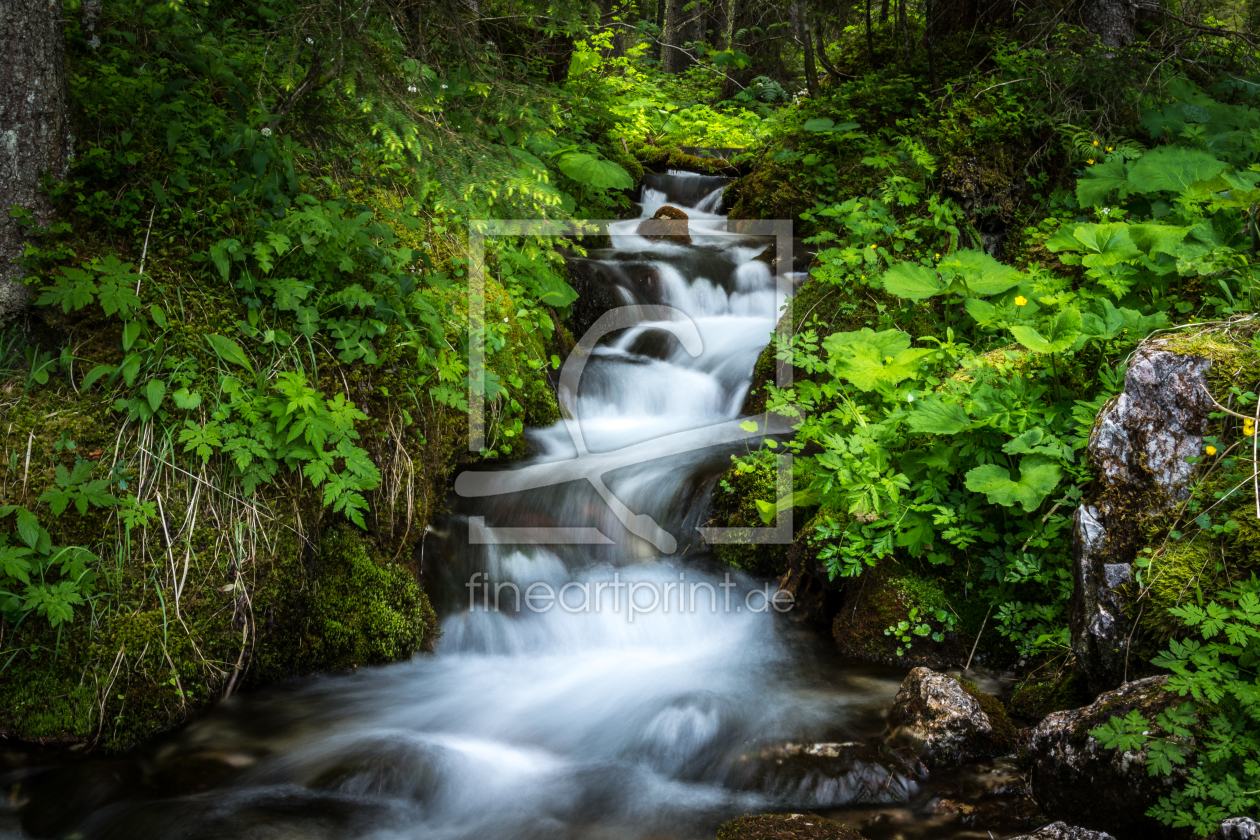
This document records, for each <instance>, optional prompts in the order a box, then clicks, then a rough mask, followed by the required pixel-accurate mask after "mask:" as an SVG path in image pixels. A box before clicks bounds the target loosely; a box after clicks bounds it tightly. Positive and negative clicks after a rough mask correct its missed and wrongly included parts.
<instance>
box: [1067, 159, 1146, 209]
mask: <svg viewBox="0 0 1260 840" xmlns="http://www.w3.org/2000/svg"><path fill="white" fill-rule="evenodd" d="M1132 189H1133V185H1132V184H1130V183H1129V167H1128V164H1126V163H1125V162H1124V161H1123V160H1121V159H1120V158H1119V157H1115V158H1112V159H1111V160H1109V161H1106V162H1105V163H1099V164H1095V165H1094V166H1091V167H1090V168H1089V169H1087V170H1085V174H1084V175H1083V176H1082V177H1081V178H1079V179H1077V181H1076V200H1077V201H1078V202H1080V205H1081V206H1082V207H1095V206H1098V205H1100V204H1105V203H1106V201H1107V197H1108V196H1110V195H1111V194H1112V193H1115V194H1116V199H1117V200H1120V199H1124V198H1127V197H1128V195H1129V193H1130V192H1131V191H1132Z"/></svg>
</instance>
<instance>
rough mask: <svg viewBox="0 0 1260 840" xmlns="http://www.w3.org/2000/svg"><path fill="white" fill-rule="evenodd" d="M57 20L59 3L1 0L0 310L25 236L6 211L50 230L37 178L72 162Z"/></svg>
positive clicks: (58, 173) (16, 274) (60, 173)
mask: <svg viewBox="0 0 1260 840" xmlns="http://www.w3.org/2000/svg"><path fill="white" fill-rule="evenodd" d="M61 15H62V9H61V0H0V33H2V34H3V39H2V40H3V43H4V44H5V48H4V50H3V54H2V55H0V306H2V305H3V304H2V302H3V301H4V300H6V299H9V298H10V297H11V296H13V295H15V294H18V292H17V291H16V290H15V289H14V287H13V285H12V284H11V283H10V282H9V281H16V280H20V279H21V278H22V269H21V267H20V266H19V265H18V264H17V262H16V260H18V259H20V258H21V257H22V254H23V252H24V251H25V237H24V230H23V228H22V227H21V226H19V225H18V224H17V222H16V220H15V219H12V218H11V217H10V214H9V208H10V207H11V206H13V205H17V206H18V207H21V208H23V209H25V210H29V211H31V212H32V213H33V214H34V217H35V221H36V222H38V223H39V224H44V225H46V224H48V223H49V222H50V221H51V220H52V205H51V204H50V202H49V200H48V196H47V195H45V194H43V193H42V192H40V190H39V179H40V175H41V174H43V173H48V174H50V175H52V176H53V177H54V178H61V177H64V176H65V172H66V162H67V160H68V159H69V155H70V145H71V140H72V138H71V136H70V116H69V113H68V111H67V106H66V60H65V44H64V41H63V37H62V33H61ZM4 286H7V288H3V287H4ZM23 291H24V290H23Z"/></svg>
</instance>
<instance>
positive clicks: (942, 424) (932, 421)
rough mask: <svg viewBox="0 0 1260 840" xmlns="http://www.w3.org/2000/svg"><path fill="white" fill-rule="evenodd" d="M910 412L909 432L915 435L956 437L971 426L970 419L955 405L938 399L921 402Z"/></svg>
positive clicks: (959, 406) (961, 408)
mask: <svg viewBox="0 0 1260 840" xmlns="http://www.w3.org/2000/svg"><path fill="white" fill-rule="evenodd" d="M918 405H919V407H918V408H917V409H915V410H914V411H912V412H910V420H909V425H910V431H911V432H913V433H914V434H916V435H956V434H958V433H959V432H961V431H962V430H963V429H965V428H967V427H968V426H970V425H971V418H970V417H968V416H967V412H966V411H964V410H963V407H962V406H961V405H958V404H957V403H951V402H946V401H945V400H943V399H941V398H939V397H933V398H932V399H927V400H922V401H921V402H919V404H918Z"/></svg>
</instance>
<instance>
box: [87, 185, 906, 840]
mask: <svg viewBox="0 0 1260 840" xmlns="http://www.w3.org/2000/svg"><path fill="white" fill-rule="evenodd" d="M723 185H724V182H723V181H722V180H721V179H714V178H708V177H704V176H697V175H691V174H687V173H671V174H670V175H668V176H659V175H658V176H651V178H650V180H649V182H648V184H647V186H646V187H645V189H644V191H643V195H642V214H641V218H649V217H651V216H652V214H653V213H654V212H655V211H656V210H657V209H659V208H660V207H661V206H662V205H663V204H666V203H670V204H673V205H675V206H681V207H682V208H683V209H685V211H686V212H687V214H688V216H689V217H690V233H691V237H692V244H690V245H683V244H676V243H670V242H650V241H648V240H647V239H645V238H643V237H641V236H639V235H638V234H637V233H636V229H637V226H638V224H639V220H637V219H636V220H628V221H624V222H618V223H614V224H612V225H611V227H610V237H611V243H612V248H611V249H610V250H608V251H605V252H599V253H595V254H593V255H592V257H591V258H592V259H593V260H597V261H602V262H603V263H604V264H605V265H606V267H607V268H608V270H609V272H610V276H621V277H629V276H631V275H632V274H634V273H635V272H631V271H629V270H628V269H626V266H629V265H637V266H639V269H636V271H637V272H638V274H639V275H640V276H648V275H650V277H651V278H652V282H650V283H647V284H645V285H644V286H643V287H641V288H637V289H633V290H628V293H627V299H628V301H629V300H631V299H633V300H637V301H639V302H644V301H646V302H649V303H654V304H660V305H664V306H668V307H672V308H674V309H677V310H681V311H682V312H683V313H686V315H687V316H689V317H690V319H691V323H693V324H694V327H695V330H696V331H697V332H698V335H699V337H700V339H701V342H702V345H703V347H702V350H701V351H700V352H699V353H698V354H693V353H692V352H690V350H689V349H688V348H687V347H685V346H684V344H683V343H682V342H680V341H679V339H678V338H677V337H675V336H674V335H671V334H670V333H669V332H666V331H663V330H661V329H660V325H659V324H652V323H645V324H639V325H637V326H635V327H633V328H630V329H626V330H622V331H620V332H619V333H617V334H615V335H612V336H610V337H609V339H608V340H606V341H604V342H603V343H601V344H600V345H599V346H598V347H597V348H596V349H595V351H594V353H593V354H592V356H591V358H590V359H589V363H588V365H587V367H586V370H585V373H584V375H583V377H582V379H581V383H580V387H579V389H578V393H577V394H571V395H567V398H568V402H569V405H570V406H573V407H574V408H575V413H576V415H577V419H578V422H580V425H581V429H582V434H583V437H584V440H585V443H586V446H587V447H588V449H589V450H590V452H591V453H593V454H592V455H591V456H589V457H593V458H599V457H606V456H607V453H610V452H613V451H615V450H617V449H619V448H623V447H626V446H629V445H632V444H644V445H645V446H646V447H647V451H648V452H649V453H650V452H651V447H652V446H653V445H654V443H653V442H654V441H656V440H658V439H660V438H661V437H662V436H666V435H684V436H685V437H686V439H687V440H689V441H690V443H689V444H688V445H689V446H691V444H694V446H691V450H690V451H689V452H688V454H685V455H671V456H670V457H667V458H660V459H657V460H651V459H650V455H649V458H648V459H647V460H644V461H643V462H642V463H636V464H632V465H627V466H624V467H622V468H620V469H617V470H615V471H613V472H610V473H609V474H608V475H607V476H606V478H607V482H608V487H609V489H610V491H611V492H612V493H613V494H614V495H615V496H616V497H617V498H618V499H620V500H621V501H622V502H624V503H625V505H626V506H627V507H628V508H629V509H630V510H631V511H633V512H634V513H636V514H647V515H650V516H651V517H652V518H653V519H654V520H655V521H656V522H657V523H659V525H660V526H661V527H662V528H663V529H664V530H666V531H668V532H670V533H671V534H673V535H674V536H675V537H676V538H677V542H678V550H677V552H676V553H675V554H674V555H672V556H661V553H660V552H659V551H657V550H656V549H655V548H653V546H652V545H651V543H650V542H648V541H646V540H643V539H640V538H638V537H635V536H633V535H631V534H630V533H629V532H627V530H626V529H625V527H624V526H623V525H622V523H621V522H620V521H619V520H618V519H617V517H616V516H614V515H613V514H612V513H611V512H610V510H609V508H608V507H607V505H605V504H604V503H603V501H602V500H601V499H600V498H599V496H598V495H597V494H596V492H595V491H594V490H593V489H592V487H591V486H590V485H589V484H588V483H586V482H584V481H580V480H579V481H571V482H568V483H564V484H557V485H554V486H550V487H544V488H538V489H531V490H528V491H524V492H517V493H511V494H506V495H502V496H492V497H488V498H484V499H476V500H471V501H469V502H467V503H464V504H461V506H460V509H459V511H458V513H457V514H456V515H453V516H452V517H451V518H450V520H449V521H448V522H446V523H444V524H443V525H442V527H441V529H440V530H441V531H443V532H449V533H450V534H451V535H452V536H451V537H450V538H449V539H448V540H447V541H446V542H445V543H443V542H442V541H441V540H440V539H438V538H437V537H434V536H432V535H431V536H430V537H429V538H428V543H427V551H428V559H427V560H426V578H427V581H426V582H427V583H428V585H429V586H430V588H441V589H442V590H443V593H442V599H441V600H442V604H443V607H442V608H443V611H444V613H445V615H444V619H443V622H442V629H443V637H442V639H441V641H440V643H439V646H438V650H437V653H436V654H435V655H432V656H427V655H426V656H421V657H418V658H417V659H415V660H413V661H411V662H408V663H401V664H397V665H393V666H389V667H384V668H378V669H367V670H365V671H362V672H359V673H355V674H351V675H342V676H334V677H325V678H320V679H317V680H312V681H307V682H304V683H299V684H295V685H291V686H286V687H281V688H279V689H275V690H272V691H268V692H260V693H257V694H254V695H250V696H245V697H237V698H233V699H232V700H231V701H229V702H226V703H224V704H222V705H221V706H220V707H219V708H218V709H216V710H215V711H214V712H213V713H211V714H210V715H208V716H207V717H205V718H203V719H202V720H199V721H197V722H195V723H193V724H192V725H190V726H189V727H187V728H186V729H185V730H184V731H183V732H181V733H179V734H178V736H176V737H174V738H172V739H170V740H167V741H165V742H163V743H159V744H155V745H152V746H150V747H149V748H147V750H146V751H145V752H144V754H143V755H142V756H141V757H140V758H137V759H135V760H136V761H137V762H139V763H140V764H141V765H142V766H143V768H144V772H145V773H147V774H149V776H150V777H154V778H156V777H163V778H165V777H169V778H172V779H173V778H175V777H176V776H177V775H178V774H181V773H182V774H183V776H181V777H180V778H191V779H192V781H190V782H188V783H187V784H183V785H182V786H180V785H174V787H173V788H172V787H170V786H168V793H167V794H164V798H149V799H147V800H139V801H137V800H131V801H122V802H114V803H112V804H108V805H106V806H105V807H101V808H98V809H97V810H96V811H95V812H93V813H91V816H90V817H89V818H88V820H87V821H86V823H84V824H82V825H81V826H80V827H79V830H80V832H81V834H82V836H84V837H85V838H130V839H131V840H146V839H147V838H155V840H156V838H167V837H171V838H173V837H180V838H211V837H215V838H218V837H235V838H255V837H257V838H262V837H268V838H270V837H302V838H324V837H328V838H334V837H335V838H349V837H372V838H451V840H457V838H491V837H493V838H592V839H593V838H627V840H629V838H649V837H650V838H658V839H659V838H701V837H712V836H713V832H714V830H715V829H716V827H717V826H718V825H719V824H720V823H721V822H722V821H724V820H726V819H730V818H732V817H734V816H738V815H739V814H742V813H745V812H752V813H757V812H761V811H767V810H773V809H785V808H788V809H790V808H795V809H804V808H826V807H838V806H843V805H849V804H853V803H855V802H859V803H860V802H867V803H878V802H881V801H884V802H893V801H897V799H898V798H904V797H906V796H908V795H910V794H912V793H913V792H914V789H915V783H914V782H913V781H911V780H910V779H909V778H906V777H904V776H900V775H897V774H895V773H890V772H888V771H881V772H882V773H883V775H880V774H879V773H875V774H874V776H873V778H875V779H876V780H877V781H879V784H878V785H874V786H871V785H866V786H865V787H864V786H863V785H864V781H863V780H864V779H866V780H869V778H872V776H871V774H869V773H867V774H866V775H862V774H857V775H852V776H850V777H846V776H843V775H842V776H839V777H832V778H828V779H820V778H815V777H813V776H810V775H809V774H806V775H804V776H795V777H793V776H787V775H783V774H779V775H776V773H775V772H774V771H773V766H771V767H770V769H766V768H765V767H764V766H763V764H767V763H768V764H769V765H773V764H774V762H773V761H772V760H770V761H768V762H767V761H766V760H765V759H764V756H765V755H766V753H765V750H766V749H768V748H774V747H775V745H782V744H788V743H798V744H799V743H817V742H827V743H831V744H840V745H842V746H843V745H849V746H852V745H853V744H854V743H855V742H859V741H862V740H864V739H867V738H869V737H872V736H874V735H876V734H878V733H879V732H880V731H881V730H882V729H883V727H884V724H883V720H882V714H883V710H884V709H885V708H887V705H888V704H889V702H890V700H891V697H892V695H893V694H894V693H895V691H896V688H897V683H898V680H899V677H900V675H899V674H897V673H895V672H892V671H888V672H880V671H877V670H871V669H868V670H861V669H854V668H852V667H842V666H841V665H839V664H837V663H835V662H833V661H831V660H830V659H829V657H828V655H827V653H826V651H825V649H824V648H823V647H822V646H821V645H820V644H818V642H817V641H816V640H815V639H814V637H813V635H812V634H811V633H810V632H807V631H804V630H801V629H799V628H797V627H796V626H795V625H794V624H792V623H791V622H790V621H788V620H786V619H785V618H784V617H783V616H781V615H778V614H776V612H775V610H773V609H767V608H766V605H765V601H764V598H763V597H762V596H761V595H759V593H762V592H764V591H765V589H764V588H763V587H764V582H763V581H758V580H753V579H750V578H747V577H744V576H742V575H734V574H731V573H729V572H728V570H726V569H722V568H718V567H716V566H715V565H714V564H712V563H711V562H710V561H708V560H707V559H706V556H705V555H704V553H703V551H702V550H701V548H702V546H701V545H700V542H699V540H698V539H697V538H696V537H694V536H693V535H694V534H695V526H696V525H697V524H701V523H700V521H699V520H700V518H701V517H702V516H703V511H704V506H705V503H706V499H707V493H708V492H709V491H710V489H711V487H712V484H713V481H714V479H715V477H716V476H717V475H718V474H719V473H720V472H721V470H722V469H724V467H725V465H727V464H729V458H730V455H731V454H732V452H734V451H739V450H737V449H733V448H732V447H730V446H725V447H710V448H708V449H706V448H705V447H704V444H705V441H706V440H709V438H708V437H706V436H707V435H710V434H711V432H710V428H711V427H713V426H714V425H715V424H718V423H721V422H724V421H729V420H732V419H735V418H737V417H738V414H739V407H740V405H741V404H742V402H743V400H744V397H745V395H746V392H747V389H748V387H749V383H750V380H751V376H752V370H753V365H754V363H755V361H756V359H757V356H758V354H759V353H760V352H761V350H762V349H763V348H764V346H765V345H766V343H767V341H768V340H769V338H770V335H771V333H772V331H773V329H774V325H775V322H776V319H777V316H778V313H779V310H780V307H781V305H782V304H783V302H784V301H783V297H782V295H780V294H779V293H777V291H776V285H775V278H774V277H773V275H772V273H771V271H770V269H769V267H768V266H767V265H766V264H764V263H762V262H759V261H756V260H754V259H753V258H754V257H755V256H756V255H757V254H758V253H759V252H760V251H761V250H762V249H764V247H765V245H766V243H765V241H760V242H759V241H756V240H750V239H749V238H747V237H737V236H732V235H729V234H727V233H726V232H725V220H724V218H723V217H722V216H721V215H720V214H719V211H720V208H721V187H722V186H723ZM645 272H646V274H645ZM693 349H694V348H693ZM688 436H689V437H688ZM531 440H532V442H533V444H534V449H535V452H536V454H535V455H534V456H532V461H531V463H532V464H548V463H555V464H559V463H560V462H563V461H564V460H566V459H572V458H573V457H574V455H575V452H576V449H575V445H574V443H573V440H572V438H571V436H570V434H569V431H568V429H567V428H566V426H565V424H564V423H559V424H557V425H556V426H554V427H552V428H547V429H539V430H535V431H533V432H531ZM519 466H520V465H512V468H517V467H519ZM527 466H528V465H527ZM457 486H458V485H457ZM471 516H478V517H481V518H482V521H484V523H485V525H486V526H489V527H491V528H496V527H498V528H508V527H523V526H540V525H541V526H565V527H570V526H582V527H594V528H598V529H599V530H600V531H601V532H602V533H603V534H605V535H606V536H607V537H609V538H610V540H611V541H612V543H613V544H612V545H603V546H595V545H581V546H545V545H512V544H495V543H491V544H477V545H470V544H469V543H468V542H467V540H466V536H459V535H466V534H467V522H468V517H471ZM434 558H438V559H434ZM474 575H475V576H476V577H475V578H474ZM438 579H440V580H438ZM435 580H437V581H438V582H436V583H435ZM474 581H475V582H474ZM487 582H488V584H487ZM470 583H473V585H471V586H470V585H469V584H470ZM531 584H537V585H543V584H545V585H546V587H547V588H548V590H549V591H551V592H556V593H560V594H559V597H560V601H559V603H558V604H557V603H552V604H551V606H550V608H548V609H546V610H543V609H532V608H530V606H529V604H528V603H524V604H522V603H521V602H519V601H517V598H516V595H515V592H516V591H527V588H528V587H529V586H530V585H531ZM619 584H620V585H619ZM512 585H515V587H516V590H513V588H512ZM601 585H603V588H602V589H601V588H600V586H601ZM627 585H630V586H634V587H636V588H635V589H634V590H628V588H627ZM536 591H537V590H536ZM770 591H771V592H772V591H773V587H771V590H770ZM592 593H593V594H592ZM653 593H655V594H656V596H657V598H658V603H657V605H656V607H655V608H654V609H648V608H647V606H648V605H649V604H650V602H651V596H652V595H653ZM662 594H664V597H663V598H662V597H660V596H661V595H662ZM496 596H497V597H498V598H499V609H498V610H495V609H493V607H494V599H495V598H496ZM630 597H635V598H637V599H638V600H637V601H636V604H635V606H636V609H635V610H633V611H632V610H631V604H630V603H629V600H630ZM487 604H488V605H489V606H490V607H491V609H485V605H487ZM771 754H773V753H771ZM199 762H201V763H199ZM780 763H781V762H780ZM209 766H213V767H214V768H217V769H216V771H215V772H216V774H218V775H215V776H211V775H210V774H209V771H200V773H199V771H198V770H197V769H196V768H198V767H209ZM854 766H857V767H859V768H860V767H861V766H862V764H861V762H860V761H859V762H857V763H856V765H854ZM189 768H192V769H189ZM159 787H161V786H159ZM881 797H882V798H881Z"/></svg>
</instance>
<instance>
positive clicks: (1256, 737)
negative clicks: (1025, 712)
mask: <svg viewBox="0 0 1260 840" xmlns="http://www.w3.org/2000/svg"><path fill="white" fill-rule="evenodd" d="M1170 611H1171V612H1172V613H1173V614H1174V615H1176V616H1177V617H1178V618H1180V619H1181V620H1182V621H1183V622H1184V624H1185V627H1186V628H1187V629H1189V630H1191V631H1192V632H1193V633H1194V634H1195V635H1197V636H1198V638H1194V637H1191V638H1187V639H1184V640H1178V639H1173V640H1171V641H1170V642H1169V644H1168V649H1167V650H1165V651H1164V652H1162V653H1160V654H1159V655H1158V656H1157V657H1155V659H1154V660H1153V661H1154V664H1155V665H1157V666H1159V667H1160V668H1165V669H1167V670H1169V671H1170V672H1171V676H1170V677H1169V679H1168V685H1167V690H1168V691H1171V692H1175V693H1176V694H1178V695H1179V696H1181V697H1183V698H1187V697H1188V698H1190V699H1189V700H1188V701H1187V702H1183V703H1180V704H1177V705H1176V706H1173V707H1170V708H1169V709H1167V710H1165V711H1163V712H1160V713H1159V715H1158V716H1156V717H1155V719H1154V720H1148V719H1147V718H1146V717H1145V716H1144V715H1142V714H1141V713H1139V712H1137V711H1132V712H1130V713H1129V714H1128V715H1127V716H1125V717H1124V718H1119V717H1112V718H1111V720H1110V721H1108V723H1106V724H1104V725H1103V726H1101V727H1099V728H1097V729H1095V730H1093V731H1092V732H1091V733H1090V734H1091V735H1092V736H1094V737H1095V738H1097V739H1098V740H1099V741H1100V742H1101V743H1102V745H1103V746H1104V747H1108V748H1113V749H1119V750H1126V751H1135V752H1136V751H1144V753H1143V755H1144V760H1145V762H1146V768H1147V771H1148V772H1149V773H1150V774H1151V775H1152V776H1155V775H1167V774H1169V773H1172V772H1173V771H1174V769H1176V768H1184V773H1185V781H1184V783H1183V784H1182V785H1181V786H1180V789H1179V790H1177V791H1175V792H1173V793H1172V794H1171V795H1170V796H1166V797H1161V798H1160V800H1159V802H1158V804H1156V805H1155V806H1153V807H1152V808H1151V810H1150V811H1149V814H1150V815H1151V816H1152V817H1156V818H1157V819H1159V820H1161V821H1162V822H1164V823H1166V824H1168V825H1172V826H1175V827H1183V826H1184V827H1189V828H1192V829H1193V830H1194V831H1195V832H1196V833H1198V834H1202V835H1206V834H1209V833H1211V832H1212V831H1214V830H1215V829H1216V826H1217V825H1218V824H1219V823H1220V822H1221V820H1223V819H1226V818H1228V817H1241V816H1251V815H1253V814H1255V813H1256V810H1257V808H1260V579H1257V578H1256V577H1255V576H1254V575H1253V576H1252V577H1251V578H1250V579H1249V580H1247V581H1244V582H1242V583H1239V584H1237V585H1236V586H1234V587H1231V588H1230V589H1227V590H1224V591H1221V592H1218V593H1217V596H1216V599H1215V600H1213V601H1208V602H1206V603H1205V604H1203V605H1199V604H1187V605H1185V606H1183V607H1174V608H1172V609H1171V610H1170ZM1192 756H1193V761H1188V759H1189V758H1190V757H1192Z"/></svg>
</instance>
